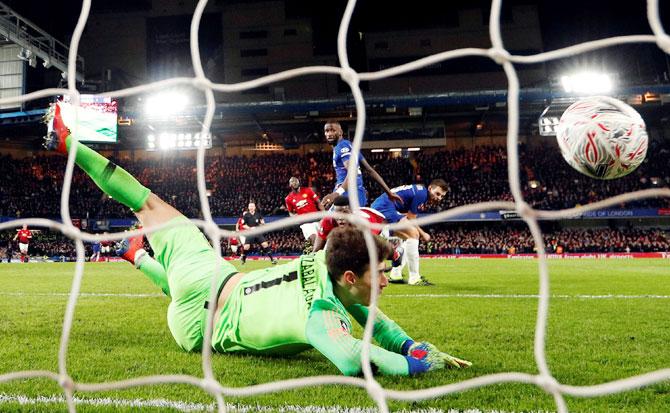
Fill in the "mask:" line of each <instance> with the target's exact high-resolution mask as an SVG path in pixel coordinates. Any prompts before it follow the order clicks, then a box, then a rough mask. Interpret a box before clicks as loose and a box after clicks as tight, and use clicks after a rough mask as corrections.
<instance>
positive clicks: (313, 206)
mask: <svg viewBox="0 0 670 413" xmlns="http://www.w3.org/2000/svg"><path fill="white" fill-rule="evenodd" d="M288 186H289V187H291V192H289V194H288V195H286V199H284V202H285V203H286V210H287V211H288V213H289V215H302V214H308V213H310V212H318V211H324V210H325V209H324V208H323V205H321V201H320V200H319V196H318V195H317V194H315V193H314V191H313V190H312V188H309V187H301V186H300V180H299V179H298V178H296V177H295V176H292V177H291V179H289V180H288ZM317 226H318V225H317V223H316V222H306V223H304V224H302V225H300V229H301V230H302V235H303V236H304V237H305V240H308V241H309V242H311V243H312V245H314V241H315V239H316V232H317Z"/></svg>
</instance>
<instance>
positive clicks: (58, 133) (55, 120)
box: [43, 102, 70, 155]
mask: <svg viewBox="0 0 670 413" xmlns="http://www.w3.org/2000/svg"><path fill="white" fill-rule="evenodd" d="M44 123H46V124H47V136H45V137H44V144H43V145H44V147H45V148H46V149H47V150H50V151H56V152H58V153H62V154H63V155H67V146H66V144H65V139H66V138H67V137H68V136H69V135H70V129H68V127H67V126H65V123H64V122H63V117H62V115H61V107H60V104H59V103H58V102H57V103H54V104H53V105H51V107H50V108H49V109H47V113H46V114H45V115H44Z"/></svg>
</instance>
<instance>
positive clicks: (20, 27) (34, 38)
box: [0, 2, 84, 82]
mask: <svg viewBox="0 0 670 413" xmlns="http://www.w3.org/2000/svg"><path fill="white" fill-rule="evenodd" d="M0 36H3V37H4V38H5V39H7V41H9V42H11V43H14V44H16V45H18V46H20V47H21V51H20V52H19V54H18V56H17V57H19V58H20V59H22V60H25V61H27V62H28V63H29V64H30V66H31V67H35V66H36V65H37V58H39V59H41V60H42V62H43V63H42V64H43V65H44V67H50V66H53V67H55V68H57V69H58V70H60V71H61V72H62V73H63V77H65V75H66V74H67V59H68V54H69V49H70V48H69V47H68V46H67V45H66V44H64V43H62V42H59V41H58V40H56V39H55V38H54V37H53V36H51V35H50V34H49V33H47V32H45V31H44V30H42V29H41V28H39V27H38V26H37V25H35V24H34V23H33V22H31V21H30V20H28V19H26V18H24V17H22V16H21V15H19V14H18V13H16V12H15V11H14V10H12V9H10V8H9V7H7V5H6V4H4V3H2V2H0ZM76 72H77V73H76V79H77V80H78V81H80V82H83V81H84V59H83V58H82V57H80V56H77V65H76Z"/></svg>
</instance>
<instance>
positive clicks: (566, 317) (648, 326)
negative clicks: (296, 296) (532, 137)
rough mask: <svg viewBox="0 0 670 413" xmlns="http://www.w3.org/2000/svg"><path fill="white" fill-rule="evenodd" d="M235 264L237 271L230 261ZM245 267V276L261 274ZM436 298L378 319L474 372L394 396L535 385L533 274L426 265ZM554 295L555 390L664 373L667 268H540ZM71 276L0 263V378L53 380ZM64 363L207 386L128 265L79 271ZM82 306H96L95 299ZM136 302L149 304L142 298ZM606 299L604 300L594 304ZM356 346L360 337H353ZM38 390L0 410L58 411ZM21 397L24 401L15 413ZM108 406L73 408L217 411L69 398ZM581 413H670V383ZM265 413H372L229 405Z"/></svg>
mask: <svg viewBox="0 0 670 413" xmlns="http://www.w3.org/2000/svg"><path fill="white" fill-rule="evenodd" d="M235 264H236V265H238V266H239V264H238V263H237V262H236V263H235ZM267 265H269V263H268V262H267V261H262V262H250V263H248V264H247V265H246V266H245V267H244V269H245V270H248V269H252V268H259V267H263V266H267ZM421 265H422V273H423V274H424V275H425V276H426V277H427V278H429V279H430V280H431V281H433V282H435V283H436V284H437V285H436V286H434V287H409V286H404V285H391V286H389V287H388V288H387V289H386V290H385V291H384V294H383V296H382V299H381V301H380V308H381V309H382V310H383V311H384V312H385V313H387V314H388V315H389V316H390V317H391V318H393V319H395V320H396V321H397V322H398V323H399V324H400V325H401V326H403V327H404V328H405V329H406V331H407V332H408V333H409V334H410V335H411V336H413V337H414V338H416V339H420V340H428V341H431V342H433V343H435V344H436V345H438V347H440V348H441V349H443V350H444V351H447V352H449V353H452V354H454V355H458V356H460V357H463V358H466V359H468V360H470V361H472V362H473V363H474V365H473V367H472V368H470V369H468V370H462V371H454V370H445V371H440V372H434V373H430V374H426V375H423V376H420V377H400V378H398V377H379V378H378V380H379V382H380V383H381V384H382V385H383V386H384V387H388V388H393V389H421V388H426V387H432V386H438V385H444V384H448V383H454V382H458V381H461V380H464V379H470V378H474V377H478V376H483V375H487V374H492V373H502V372H525V373H531V374H534V373H537V367H536V364H535V361H534V357H533V335H534V330H535V319H536V313H537V298H536V297H534V295H535V294H537V292H538V276H537V263H536V261H532V260H528V261H510V260H476V261H475V260H471V261H470V260H442V259H432V260H423V261H422V263H421ZM549 268H550V275H551V294H552V295H553V296H554V297H553V298H552V299H551V301H550V307H549V322H548V330H547V340H546V349H547V360H548V363H549V367H550V369H551V371H552V373H553V374H554V376H555V377H556V378H557V379H558V380H559V381H560V382H562V383H567V384H572V385H592V384H598V383H603V382H607V381H611V380H617V379H622V378H626V377H630V376H633V375H637V374H642V373H647V372H651V371H654V370H658V369H662V368H668V367H670V350H669V349H670V345H669V344H668V343H670V269H669V267H668V261H667V260H663V259H655V260H560V261H559V260H557V261H550V262H549ZM73 275H74V264H38V263H35V264H4V263H3V264H0V374H5V373H9V372H13V371H19V370H50V371H54V372H56V371H58V366H57V361H58V344H59V340H60V334H61V328H62V322H63V315H64V312H65V306H66V302H67V298H68V297H67V293H68V292H69V290H70V288H71V282H72V277H73ZM81 292H82V293H83V294H82V296H81V297H80V298H79V300H78V304H77V308H76V312H75V319H74V325H73V329H72V334H71V339H70V346H69V351H68V371H69V373H70V375H71V376H72V377H73V378H74V380H75V381H83V382H87V383H98V382H103V381H110V380H121V379H127V378H133V377H140V376H146V375H155V374H188V375H194V376H198V377H200V376H202V368H201V357H200V355H199V354H186V353H184V352H182V351H181V350H180V349H179V348H178V347H177V346H176V344H175V343H174V341H173V340H172V337H171V336H170V333H169V331H168V328H167V325H166V318H165V314H166V309H167V305H168V299H167V298H165V297H163V296H161V295H160V291H159V290H158V289H157V288H155V287H153V286H152V285H151V284H150V282H149V281H148V280H147V279H145V278H144V276H143V275H142V274H141V273H140V272H139V271H137V270H135V269H133V268H132V266H130V265H128V264H126V263H95V264H86V265H85V273H84V280H83V283H82V289H81ZM91 293H104V294H107V295H95V294H91ZM142 294H144V296H142ZM604 295H613V297H602V296H604ZM356 334H357V335H358V336H359V337H360V334H361V330H360V329H358V330H357V332H356ZM213 364H214V366H213V367H214V371H215V372H216V374H217V377H218V378H219V380H220V381H221V382H222V383H223V384H224V385H227V386H238V387H239V386H247V385H253V384H258V383H266V382H270V381H275V380H280V379H289V378H298V377H302V376H314V375H321V374H338V371H337V370H336V369H335V367H334V366H333V365H331V364H330V363H329V362H328V361H327V360H326V359H325V358H324V357H322V356H321V355H320V354H318V353H317V352H315V351H313V350H312V351H308V352H305V353H302V354H301V355H299V356H297V357H293V358H267V357H256V356H244V355H218V354H217V355H214V361H213ZM62 394H63V393H62V391H61V389H60V387H59V386H58V385H57V384H56V383H55V382H53V381H50V380H47V379H30V380H16V381H11V382H4V383H0V411H2V412H7V411H26V412H27V411H30V412H35V411H39V412H52V411H66V406H65V404H64V403H59V402H50V403H47V402H44V403H41V402H38V401H37V398H38V397H39V396H44V397H50V396H55V397H62ZM18 397H24V398H26V399H27V400H32V401H33V404H28V405H26V404H20V403H19V402H18V400H19V399H18ZM76 397H78V398H82V399H87V400H89V399H91V400H99V399H105V398H108V399H107V400H112V401H115V402H119V401H120V402H119V403H117V404H111V405H94V404H88V403H82V404H80V405H78V411H82V412H93V411H95V412H99V411H124V412H125V411H128V412H130V411H133V412H135V411H142V412H158V411H161V412H164V411H175V408H174V407H172V408H170V407H151V406H145V407H136V406H131V405H128V404H124V401H130V400H157V399H165V400H170V401H182V402H186V403H194V404H195V406H201V407H202V406H209V407H211V404H212V403H213V399H212V398H211V397H210V396H209V395H208V394H206V393H205V392H203V391H202V390H200V389H198V388H194V387H191V386H186V385H154V386H143V387H136V388H132V389H128V390H123V391H113V392H100V393H83V392H81V393H77V394H76ZM566 400H567V403H568V407H569V408H570V410H571V411H577V412H604V411H606V412H622V411H626V412H662V411H670V383H669V382H667V381H666V382H664V383H659V384H655V385H652V386H649V387H646V388H643V389H641V390H636V391H628V392H624V393H619V394H615V395H609V396H604V397H598V398H574V397H566ZM226 401H227V402H229V403H232V404H239V405H240V406H246V407H247V408H249V406H251V408H250V410H248V411H254V410H257V409H259V407H258V406H264V408H265V409H264V411H273V410H274V409H277V410H279V409H281V408H282V406H288V405H290V406H311V407H315V406H322V407H330V406H334V407H335V409H334V410H328V411H346V410H345V408H350V407H364V408H371V407H374V404H373V403H372V401H371V400H370V398H369V397H368V395H367V393H366V392H365V391H364V390H362V389H359V388H354V387H346V386H332V385H331V386H323V387H310V388H303V389H299V390H289V391H283V392H279V393H273V394H269V395H264V396H260V397H254V398H251V397H247V398H238V399H226ZM390 408H391V409H392V410H403V409H405V410H424V411H429V410H430V409H431V408H435V409H443V410H445V411H447V410H449V409H456V410H457V411H466V410H468V409H479V410H481V411H506V412H521V411H536V412H537V411H554V410H555V405H554V403H553V399H552V397H551V396H550V395H548V394H546V393H544V392H543V391H542V390H541V389H539V388H537V387H535V386H532V385H525V384H498V385H493V386H488V387H484V388H480V389H476V390H471V391H467V392H464V393H459V394H452V395H447V396H443V397H440V398H437V399H432V400H426V401H421V402H415V403H408V402H395V401H390Z"/></svg>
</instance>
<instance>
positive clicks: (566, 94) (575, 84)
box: [537, 72, 614, 136]
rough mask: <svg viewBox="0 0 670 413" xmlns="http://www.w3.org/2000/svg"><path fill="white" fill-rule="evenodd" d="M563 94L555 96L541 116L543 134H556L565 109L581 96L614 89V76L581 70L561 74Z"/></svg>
mask: <svg viewBox="0 0 670 413" xmlns="http://www.w3.org/2000/svg"><path fill="white" fill-rule="evenodd" d="M560 81H561V86H562V88H563V94H562V96H561V97H557V98H553V99H552V100H551V103H550V104H549V106H547V107H546V108H545V109H544V111H542V114H541V115H540V118H539V119H538V122H537V123H538V128H539V130H540V135H541V136H556V127H557V126H558V121H559V120H560V119H561V115H562V114H563V112H565V110H566V109H567V108H568V106H570V105H571V104H573V103H574V102H576V101H577V99H578V98H580V97H585V96H595V95H609V94H610V93H612V91H613V90H614V82H613V80H612V76H611V75H609V74H607V73H596V72H579V73H574V74H571V75H565V76H561V78H560Z"/></svg>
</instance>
